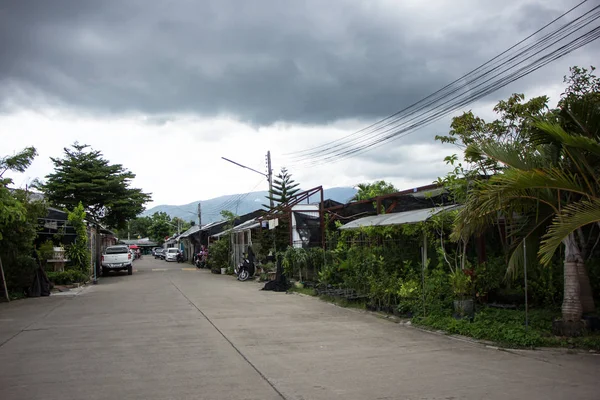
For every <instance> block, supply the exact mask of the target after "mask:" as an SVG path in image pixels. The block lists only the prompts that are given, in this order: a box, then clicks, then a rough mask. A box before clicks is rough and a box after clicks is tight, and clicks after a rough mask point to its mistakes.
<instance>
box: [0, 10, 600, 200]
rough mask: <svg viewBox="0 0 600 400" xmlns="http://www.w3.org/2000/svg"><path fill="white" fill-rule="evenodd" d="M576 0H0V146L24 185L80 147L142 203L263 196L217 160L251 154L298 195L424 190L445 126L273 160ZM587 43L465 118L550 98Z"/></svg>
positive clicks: (360, 119) (361, 118)
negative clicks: (345, 150)
mask: <svg viewBox="0 0 600 400" xmlns="http://www.w3.org/2000/svg"><path fill="white" fill-rule="evenodd" d="M577 3H579V1H578V0H576V1H569V0H504V1H502V2H491V1H485V2H483V1H478V0H456V1H453V2H449V1H443V0H430V1H427V2H424V1H418V0H404V1H395V0H328V1H322V0H305V1H281V0H254V1H244V0H236V1H234V0H214V1H208V0H203V1H200V0H197V1H191V0H189V1H183V0H182V1H178V2H173V1H159V0H155V1H142V0H103V1H91V0H90V1H82V0H52V1H49V0H37V1H34V0H23V1H20V0H0V139H1V143H2V147H1V152H0V153H1V154H3V155H5V154H10V153H13V152H14V151H17V150H19V149H21V148H23V147H25V146H29V145H34V146H35V147H36V148H37V149H38V151H39V153H40V155H39V157H38V158H37V159H36V160H35V162H34V164H33V165H32V167H31V168H30V169H29V170H28V171H27V172H26V173H25V174H17V175H14V174H13V175H11V176H12V177H13V178H14V181H15V185H16V186H24V185H25V184H27V183H28V182H29V181H30V180H32V179H33V178H43V177H44V176H45V175H46V174H48V173H50V172H51V171H52V164H51V162H50V160H49V157H60V156H61V155H62V149H63V147H65V146H69V145H70V144H71V143H73V142H75V141H79V142H80V143H86V144H90V145H91V146H92V147H93V148H94V149H97V150H101V151H102V152H103V153H104V155H105V157H106V158H108V159H109V160H110V161H111V162H114V163H121V164H123V165H124V166H125V167H126V168H128V169H129V170H131V171H132V172H134V173H135V174H137V177H136V179H135V181H134V182H133V183H134V186H136V187H141V188H143V189H144V190H145V191H147V192H151V193H152V195H153V203H152V204H150V205H149V206H152V205H157V204H185V203H190V202H192V201H195V200H201V199H208V198H212V197H216V196H219V195H224V194H233V193H244V192H247V191H250V190H265V189H266V188H267V184H266V180H265V179H264V178H261V176H260V175H258V174H255V173H253V172H250V171H247V170H244V169H240V168H239V167H236V166H235V165H231V164H228V163H226V162H225V161H222V160H221V159H220V157H221V156H225V157H227V158H231V159H233V160H236V161H238V162H240V163H243V164H246V165H248V166H250V167H253V168H256V169H259V170H263V169H264V156H265V154H266V152H267V150H270V151H271V153H272V156H273V165H274V168H275V170H276V171H277V170H278V169H279V168H280V167H282V166H289V170H290V172H291V173H292V174H293V175H294V178H295V179H296V181H297V182H299V183H301V185H302V187H303V188H310V187H313V186H317V185H323V186H325V187H334V186H353V185H355V184H357V183H359V182H365V181H373V180H375V179H385V180H388V181H391V182H393V183H394V184H395V185H396V186H397V187H399V188H400V189H406V188H411V187H414V186H417V185H423V184H429V183H431V182H432V181H433V180H435V179H436V178H437V177H438V176H440V175H443V174H444V173H445V172H446V171H447V169H448V168H447V167H446V166H445V165H444V163H443V161H442V160H443V158H444V156H446V155H448V154H451V153H453V152H455V149H454V148H452V147H448V146H443V145H440V144H437V143H435V141H434V140H433V137H434V136H435V135H436V134H445V133H447V131H448V125H449V119H444V120H441V121H438V122H436V123H435V124H432V125H429V126H427V127H425V128H423V129H421V130H419V131H417V132H415V133H413V134H411V135H410V136H408V137H406V138H403V139H400V140H396V141H394V142H392V143H390V144H388V145H386V146H383V147H380V148H378V149H376V150H373V151H372V152H370V153H366V154H364V155H361V156H359V157H355V158H351V159H348V160H344V161H341V162H338V163H334V164H328V165H322V166H317V167H310V168H309V167H306V166H302V167H300V166H296V167H294V166H293V165H292V162H291V161H290V160H289V159H288V158H286V156H284V155H285V154H287V153H290V152H293V151H297V150H302V149H305V148H310V147H314V146H317V145H319V144H323V143H327V142H329V141H332V140H335V139H337V138H341V137H343V136H345V135H348V134H350V133H352V132H354V131H356V130H358V129H360V128H362V127H364V126H367V125H369V124H371V123H373V122H374V121H376V120H378V119H380V118H383V117H386V116H387V115H389V114H392V113H393V112H395V111H397V110H399V109H401V108H402V107H404V106H407V105H409V104H412V103H414V102H415V101H417V100H419V99H421V98H423V97H425V96H427V95H428V94H430V93H432V92H434V91H435V90H437V89H439V88H440V87H442V86H444V85H445V84H446V83H448V82H450V81H453V80H454V79H456V78H458V77H460V76H462V75H463V74H465V73H466V72H468V71H470V70H471V69H472V68H474V67H476V66H478V65H479V64H481V63H482V62H485V61H486V60H488V59H490V58H491V57H493V56H495V55H496V54H498V53H500V52H502V51H504V50H505V49H506V48H508V47H510V46H511V45H512V44H514V43H516V42H517V41H519V40H520V39H522V38H524V37H525V36H527V35H529V34H531V33H533V32H534V31H535V30H537V29H538V28H539V27H541V26H543V25H544V24H546V23H548V22H550V21H551V20H552V19H553V18H555V17H557V16H558V15H560V14H562V13H563V12H564V11H566V10H567V9H568V8H570V7H572V6H573V5H575V4H577ZM589 3H590V4H592V3H594V2H592V1H590V2H589ZM594 4H596V3H594ZM588 8H589V7H588ZM599 50H600V48H599V46H598V43H592V44H590V45H588V46H587V47H585V48H582V49H579V50H577V51H575V52H573V53H571V54H570V55H568V56H566V57H564V58H562V59H560V60H558V61H556V62H554V63H553V64H551V65H549V66H547V67H545V68H543V69H541V70H539V71H537V72H535V73H534V74H532V75H529V76H527V77H526V78H523V79H522V80H520V81H517V82H515V83H513V84H511V85H510V86H508V87H506V88H504V89H502V90H500V91H498V92H496V93H494V94H492V95H490V96H488V97H486V98H484V99H483V100H481V101H479V102H477V103H475V104H473V105H471V106H469V107H468V108H465V109H464V110H465V111H466V110H468V109H473V110H474V111H476V112H477V113H479V114H480V115H482V116H485V117H491V116H492V114H491V108H492V107H493V104H494V103H495V102H497V101H498V100H500V99H502V98H505V97H507V96H508V95H509V94H510V93H513V92H523V93H525V94H526V95H527V96H535V95H540V94H548V95H550V96H552V101H553V102H554V103H555V102H556V100H557V98H558V96H559V94H560V93H561V89H562V88H563V85H562V77H563V75H565V74H567V73H568V67H569V66H571V65H581V66H589V65H594V64H596V65H598V63H597V56H595V55H597V54H598V53H599V52H598V51H599Z"/></svg>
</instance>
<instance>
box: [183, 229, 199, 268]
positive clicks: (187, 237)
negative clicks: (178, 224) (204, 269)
mask: <svg viewBox="0 0 600 400" xmlns="http://www.w3.org/2000/svg"><path fill="white" fill-rule="evenodd" d="M200 229H201V227H200V226H199V225H194V226H192V227H191V228H190V229H188V230H187V231H185V232H183V233H182V234H181V235H179V244H180V247H179V248H180V249H181V250H182V251H183V255H184V258H185V259H187V260H191V259H193V257H194V254H195V253H197V252H198V251H199V250H200V235H198V234H197V233H199V232H200Z"/></svg>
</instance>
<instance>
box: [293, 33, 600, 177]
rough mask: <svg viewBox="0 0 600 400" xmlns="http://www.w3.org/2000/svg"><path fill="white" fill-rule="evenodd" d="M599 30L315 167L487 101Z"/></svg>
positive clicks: (322, 158) (319, 161) (580, 43)
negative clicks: (443, 106)
mask: <svg viewBox="0 0 600 400" xmlns="http://www.w3.org/2000/svg"><path fill="white" fill-rule="evenodd" d="M599 31H600V28H595V29H593V30H592V31H590V32H587V33H586V34H583V35H581V36H580V37H578V38H576V39H574V40H573V41H571V42H569V43H567V44H566V45H564V46H562V47H561V48H559V49H557V51H555V52H552V53H550V54H548V55H545V56H542V57H540V58H538V59H537V60H535V61H534V62H532V63H530V64H528V65H526V66H524V67H522V68H520V69H518V70H517V71H515V72H514V73H513V74H511V75H509V76H508V77H506V78H504V80H500V81H498V82H493V83H492V84H490V85H488V86H486V87H484V88H483V89H481V90H478V91H476V93H474V94H472V95H471V96H470V97H469V98H467V99H462V100H460V101H458V102H455V103H453V104H451V105H450V106H448V107H445V108H443V109H441V110H437V111H436V110H433V111H428V112H427V113H424V114H425V117H424V118H421V119H420V120H419V121H417V122H415V123H413V124H411V125H408V126H406V124H407V123H408V122H410V121H412V120H414V118H413V119H411V120H409V121H406V122H403V123H402V124H400V125H398V126H395V127H393V128H391V129H388V130H386V131H384V132H382V133H383V134H385V133H387V132H391V133H389V134H387V135H384V136H379V137H374V138H369V139H370V140H369V141H368V143H366V144H365V145H364V146H362V147H356V146H355V145H354V147H348V148H346V149H342V150H341V151H338V152H335V153H331V154H329V155H325V156H323V157H321V159H318V160H316V161H314V162H312V164H311V165H312V166H315V165H322V164H326V163H330V162H337V161H341V160H342V159H346V158H349V157H352V156H354V155H358V154H362V153H364V152H366V151H369V150H372V149H374V148H377V147H380V145H383V144H386V143H387V142H389V141H391V140H397V139H399V138H401V137H404V136H407V135H409V134H411V133H414V131H416V130H417V129H418V128H421V127H423V126H427V125H429V124H431V123H432V122H435V121H436V120H439V119H440V118H442V117H444V116H446V115H448V114H450V113H452V112H453V111H455V110H456V109H457V108H459V107H463V106H465V105H467V104H469V103H472V102H473V101H476V100H478V99H480V98H483V97H485V96H487V95H488V94H490V93H492V92H493V91H495V90H498V89H499V88H501V87H503V86H506V85H507V84H509V83H512V82H514V81H516V80H518V79H520V78H522V77H523V76H526V75H528V74H530V73H532V72H534V71H536V70H538V69H539V68H541V67H543V66H545V65H547V64H549V63H550V62H552V61H555V60H556V59H558V58H561V57H563V56H565V55H566V54H568V53H570V52H572V51H573V50H575V49H577V48H580V47H582V46H584V45H586V44H588V43H591V42H592V41H594V40H596V39H598V38H599V37H600V35H599ZM478 86H480V85H478ZM427 114H429V115H427ZM403 125H404V127H402V126H403ZM364 141H366V140H363V142H364ZM309 162H311V160H310V159H306V160H303V161H302V163H303V164H307V163H309ZM295 165H296V166H300V165H302V164H295Z"/></svg>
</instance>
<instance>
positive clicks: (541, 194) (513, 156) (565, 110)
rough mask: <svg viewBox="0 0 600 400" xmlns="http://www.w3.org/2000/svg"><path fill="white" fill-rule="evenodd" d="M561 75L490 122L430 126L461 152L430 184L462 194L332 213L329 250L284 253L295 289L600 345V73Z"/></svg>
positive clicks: (425, 323) (501, 106) (547, 340)
mask: <svg viewBox="0 0 600 400" xmlns="http://www.w3.org/2000/svg"><path fill="white" fill-rule="evenodd" d="M565 86H566V87H565V91H564V93H563V94H562V96H561V99H560V101H559V102H558V104H557V105H556V106H555V107H551V106H550V105H549V99H548V97H546V96H540V97H536V98H531V99H526V98H525V96H524V95H521V94H514V95H512V96H511V97H510V98H509V99H507V100H503V101H500V102H499V103H498V104H497V105H496V106H495V107H494V111H495V112H496V113H497V116H498V117H497V119H495V120H494V121H491V122H487V121H485V120H483V119H482V118H479V117H477V116H475V115H474V114H473V113H472V112H466V113H464V114H463V115H461V116H458V117H456V118H454V119H453V121H452V124H451V130H450V132H449V133H448V134H447V135H443V136H438V137H437V139H438V140H440V141H441V142H443V143H448V144H452V145H454V146H456V147H457V148H458V149H459V150H460V153H458V154H451V155H449V156H447V157H446V158H445V161H446V162H447V163H448V164H449V165H451V166H452V168H453V169H452V171H451V172H450V173H449V174H448V175H446V176H444V177H441V178H439V180H438V183H439V184H440V185H442V186H443V187H445V188H446V189H447V192H448V194H449V200H450V202H451V203H455V204H458V205H460V206H461V207H459V208H457V209H455V210H452V211H448V212H444V213H440V214H436V215H434V216H432V217H431V218H429V219H428V220H427V221H425V222H421V223H416V224H410V225H399V226H385V227H368V228H361V229H355V230H342V231H340V230H338V229H337V228H338V227H339V226H340V224H339V223H328V224H327V228H328V229H327V250H326V251H323V250H322V249H293V248H288V249H287V250H286V251H285V252H283V253H281V257H282V259H283V265H284V266H285V269H286V273H287V274H288V276H290V277H292V278H293V279H295V280H296V281H301V282H304V284H305V286H304V287H305V288H304V289H298V288H293V289H292V290H295V291H301V292H305V293H307V294H319V295H320V296H329V297H334V298H335V299H338V300H336V301H338V302H339V299H345V300H344V302H346V304H364V306H365V308H367V309H369V310H374V311H379V312H385V313H389V314H394V315H396V316H398V317H400V318H405V319H411V320H412V322H413V323H414V324H417V325H419V326H422V327H426V328H428V329H434V330H443V331H445V332H447V333H449V334H460V335H465V336H470V337H474V338H476V339H482V340H490V341H493V342H496V343H499V344H502V345H506V346H513V347H543V346H569V347H580V348H585V349H595V350H600V335H599V333H598V329H599V328H600V327H599V326H598V317H597V314H596V309H595V303H596V301H598V295H599V294H600V248H599V246H598V242H599V241H600V229H599V227H600V199H599V198H598V196H597V193H600V178H599V177H600V114H599V112H600V92H599V89H600V80H599V79H598V78H597V77H596V76H595V75H594V69H593V68H591V69H589V70H588V69H584V68H578V67H573V68H572V69H571V70H570V75H569V76H567V77H565ZM359 188H360V189H361V190H362V192H363V194H364V196H363V195H360V194H359V195H357V199H364V198H369V196H370V197H373V196H376V195H378V194H384V193H387V192H388V191H387V190H388V185H387V184H386V183H385V182H376V184H373V185H372V186H369V185H368V184H363V185H361V186H359ZM378 188H381V190H382V192H381V193H379V192H378V191H377V189H378ZM446 204H448V203H446ZM433 206H436V204H432V207H433ZM336 224H337V225H336ZM424 243H426V244H427V245H426V248H427V253H426V254H427V259H426V261H425V265H424V263H423V244H424ZM525 274H527V275H525ZM311 282H312V283H314V287H311V288H309V289H306V288H307V287H309V286H310V284H311ZM325 298H327V297H325ZM526 307H527V318H526V311H525V310H526Z"/></svg>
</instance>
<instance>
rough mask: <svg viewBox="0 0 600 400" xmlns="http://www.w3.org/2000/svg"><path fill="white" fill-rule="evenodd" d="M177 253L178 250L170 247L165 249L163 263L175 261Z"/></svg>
mask: <svg viewBox="0 0 600 400" xmlns="http://www.w3.org/2000/svg"><path fill="white" fill-rule="evenodd" d="M178 253H179V249H177V248H175V247H171V248H169V249H167V251H166V253H165V261H177V254H178Z"/></svg>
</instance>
